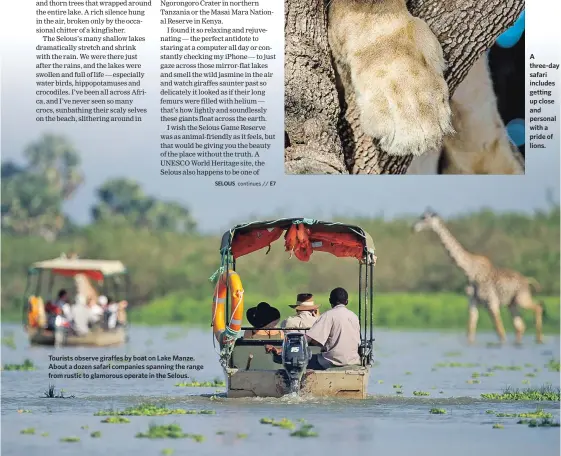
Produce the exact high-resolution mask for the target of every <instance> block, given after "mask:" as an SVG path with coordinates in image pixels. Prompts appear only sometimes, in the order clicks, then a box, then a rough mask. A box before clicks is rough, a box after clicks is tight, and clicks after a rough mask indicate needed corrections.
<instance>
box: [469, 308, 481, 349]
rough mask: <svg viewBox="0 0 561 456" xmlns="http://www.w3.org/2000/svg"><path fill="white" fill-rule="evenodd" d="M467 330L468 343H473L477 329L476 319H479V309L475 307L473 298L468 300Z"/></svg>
mask: <svg viewBox="0 0 561 456" xmlns="http://www.w3.org/2000/svg"><path fill="white" fill-rule="evenodd" d="M468 312H469V314H468V315H469V316H468V331H467V338H468V344H473V343H474V342H475V331H476V330H477V320H478V319H479V309H478V308H477V301H475V300H474V299H470V300H469V308H468Z"/></svg>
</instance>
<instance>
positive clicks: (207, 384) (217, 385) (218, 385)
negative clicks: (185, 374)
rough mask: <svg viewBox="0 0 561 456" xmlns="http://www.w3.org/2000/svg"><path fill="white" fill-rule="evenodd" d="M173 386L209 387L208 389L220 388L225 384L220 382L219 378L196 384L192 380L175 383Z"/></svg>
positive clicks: (222, 381)
mask: <svg viewBox="0 0 561 456" xmlns="http://www.w3.org/2000/svg"><path fill="white" fill-rule="evenodd" d="M175 386H184V387H193V388H194V387H209V388H221V387H225V386H226V382H225V381H224V380H221V379H220V378H218V377H217V378H215V379H214V380H213V381H212V382H208V381H207V382H197V381H196V380H193V381H192V382H181V383H176V384H175Z"/></svg>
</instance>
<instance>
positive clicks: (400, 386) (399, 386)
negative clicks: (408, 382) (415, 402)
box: [393, 384, 403, 389]
mask: <svg viewBox="0 0 561 456" xmlns="http://www.w3.org/2000/svg"><path fill="white" fill-rule="evenodd" d="M393 388H396V389H401V388H403V385H398V384H395V385H393Z"/></svg>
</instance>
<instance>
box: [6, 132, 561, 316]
mask: <svg viewBox="0 0 561 456" xmlns="http://www.w3.org/2000/svg"><path fill="white" fill-rule="evenodd" d="M25 157H26V159H27V161H28V162H27V164H26V165H25V166H19V165H16V164H14V163H12V162H5V163H2V290H1V294H2V310H3V313H4V312H6V311H8V312H11V311H13V312H15V310H16V309H18V308H19V307H20V306H21V297H22V295H23V292H24V289H25V283H26V271H27V268H28V267H29V265H30V264H31V263H33V262H35V261H39V260H44V259H49V258H53V257H57V256H59V255H60V254H61V253H62V252H66V253H77V254H78V255H79V256H80V257H82V258H99V259H116V260H121V261H122V262H123V263H124V264H125V265H126V266H127V267H128V268H129V270H130V274H131V281H132V292H131V301H132V304H133V305H142V304H145V303H148V302H150V301H154V300H160V299H161V298H164V297H166V296H176V297H179V298H177V299H180V300H181V299H183V298H182V297H185V299H187V298H188V299H190V300H193V301H197V302H201V303H204V302H207V301H208V303H210V298H209V296H211V295H212V290H213V286H214V285H213V284H212V283H211V282H210V281H209V277H210V276H211V275H212V273H213V272H214V271H215V270H216V269H217V268H218V267H219V263H220V257H219V245H220V235H219V234H215V235H202V234H201V233H199V232H198V231H197V224H196V221H195V220H194V218H193V217H192V215H191V213H190V212H189V209H188V208H187V207H186V206H183V205H180V204H178V203H174V202H165V201H159V200H157V199H155V198H152V197H150V196H149V195H146V194H145V193H144V192H143V190H142V187H141V186H140V185H139V184H138V183H136V182H134V181H131V180H127V179H112V180H109V181H107V182H106V183H104V184H103V185H102V186H101V187H100V188H99V189H98V190H97V194H96V196H97V200H96V202H95V204H94V205H93V207H92V208H91V215H92V221H91V223H90V224H88V225H86V226H78V225H75V224H74V223H73V222H72V220H71V219H69V217H68V216H66V215H65V214H64V213H63V210H62V206H63V203H64V201H66V200H67V199H69V198H71V197H72V196H73V194H74V193H75V192H76V190H77V189H78V188H79V186H80V185H81V184H82V183H83V181H84V177H83V176H84V174H83V171H82V170H81V168H80V160H79V155H78V153H77V152H76V151H75V150H74V149H73V148H72V147H71V145H70V143H69V142H68V141H66V140H65V139H64V138H60V137H56V136H48V135H47V136H44V137H43V138H41V139H40V140H39V141H37V142H36V143H34V144H32V145H31V146H30V147H29V148H28V149H26V154H25ZM436 209H438V208H436ZM421 210H422V209H421ZM278 215H280V216H290V214H278ZM336 219H337V221H341V222H348V223H354V224H357V225H359V226H361V227H362V228H364V229H365V230H366V231H367V232H369V233H370V234H371V236H372V238H373V239H374V243H375V246H376V254H377V256H378V263H377V267H376V271H375V290H376V292H382V293H390V292H402V293H403V292H405V293H434V292H457V293H463V290H464V286H465V277H464V276H463V274H462V273H461V272H460V271H459V270H458V269H457V268H456V267H455V266H454V265H453V264H452V262H451V260H450V259H449V257H448V255H447V254H446V252H445V250H444V248H443V247H442V246H441V245H440V242H439V240H438V238H437V237H436V235H434V233H430V232H427V233H419V234H415V233H413V231H412V229H411V226H412V223H413V222H414V221H415V217H409V216H403V217H400V218H396V219H394V220H391V221H388V220H384V219H383V218H382V217H372V218H349V217H341V218H337V217H336ZM243 221H244V220H239V222H240V223H241V222H243ZM446 223H447V225H448V227H449V229H450V230H451V232H452V233H453V234H454V235H455V236H456V237H457V238H458V240H459V241H460V242H461V243H462V244H463V245H464V247H465V248H466V249H468V250H469V251H472V252H474V253H480V254H484V255H487V256H489V258H490V259H491V260H492V261H493V262H494V264H495V265H497V266H499V267H507V268H512V269H515V270H517V271H519V272H521V273H523V274H525V275H527V276H531V277H534V278H535V279H536V280H537V281H538V282H539V283H540V284H541V288H542V290H541V294H543V295H550V296H553V295H555V296H558V295H559V290H560V287H559V272H560V261H559V259H560V227H559V224H560V210H559V203H556V202H551V203H550V207H549V208H547V209H545V210H538V211H535V212H534V213H532V214H524V213H495V212H493V211H491V210H485V209H484V210H480V211H477V212H474V213H470V214H464V215H462V216H457V217H453V218H449V219H447V220H446ZM238 270H239V271H240V273H241V277H242V280H243V283H244V289H245V290H246V292H248V293H253V294H254V295H259V296H269V297H270V298H271V299H272V298H274V297H275V296H287V294H288V295H291V294H294V296H296V293H297V292H302V291H311V292H313V293H317V294H319V293H325V292H328V291H329V290H330V289H331V288H333V287H334V286H338V285H341V286H346V287H348V288H349V291H354V288H356V286H357V274H358V266H357V264H356V261H353V260H349V259H338V258H335V257H332V256H329V255H327V254H321V253H319V252H318V253H314V255H312V259H311V261H310V262H309V263H301V262H299V261H298V260H296V259H295V258H292V259H290V260H289V259H288V253H286V252H284V245H283V243H282V240H281V241H279V242H277V243H276V244H274V245H273V246H272V249H271V251H270V252H269V253H268V254H266V252H265V251H259V252H256V253H254V254H251V255H248V256H247V257H243V258H241V259H240V260H239V261H238ZM209 305H210V304H209Z"/></svg>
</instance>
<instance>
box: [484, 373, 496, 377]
mask: <svg viewBox="0 0 561 456" xmlns="http://www.w3.org/2000/svg"><path fill="white" fill-rule="evenodd" d="M493 375H495V374H494V372H481V376H482V377H492V376H493Z"/></svg>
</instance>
